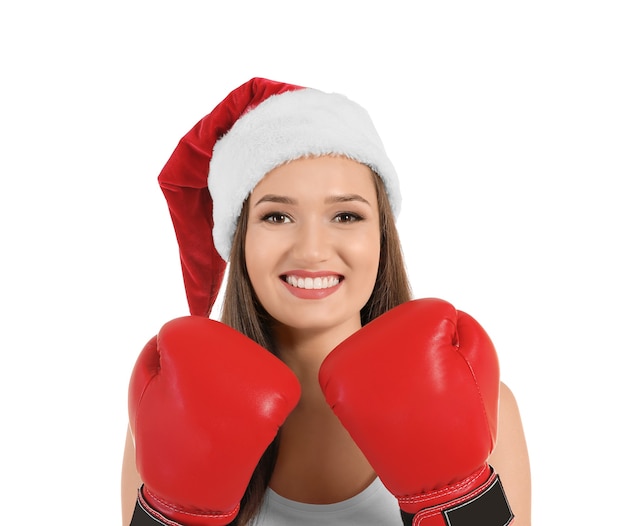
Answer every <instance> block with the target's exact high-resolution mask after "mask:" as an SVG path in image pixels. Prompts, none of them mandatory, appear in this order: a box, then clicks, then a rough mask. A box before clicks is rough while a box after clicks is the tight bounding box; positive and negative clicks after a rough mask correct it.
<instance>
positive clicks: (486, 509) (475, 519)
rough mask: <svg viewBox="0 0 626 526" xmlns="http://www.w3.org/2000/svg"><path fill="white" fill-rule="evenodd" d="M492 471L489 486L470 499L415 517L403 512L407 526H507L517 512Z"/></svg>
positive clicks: (455, 501)
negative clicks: (514, 512) (514, 511)
mask: <svg viewBox="0 0 626 526" xmlns="http://www.w3.org/2000/svg"><path fill="white" fill-rule="evenodd" d="M489 469H490V476H489V478H488V479H487V480H486V482H485V483H483V484H481V485H480V486H479V487H478V488H476V489H474V490H473V491H471V492H469V493H468V494H467V495H464V496H461V497H458V498H455V499H452V500H450V501H448V502H445V503H441V504H437V505H435V506H431V507H428V508H424V509H422V510H420V511H418V512H417V513H415V514H412V513H408V512H406V511H404V510H401V513H402V520H403V522H404V524H405V526H475V525H477V524H480V525H481V526H507V525H508V524H511V523H512V522H513V518H514V515H513V512H512V510H511V507H510V506H509V502H508V500H507V498H506V494H505V493H504V488H503V486H502V482H501V481H500V477H499V476H498V475H497V474H496V473H495V472H494V471H493V468H491V467H490V468H489Z"/></svg>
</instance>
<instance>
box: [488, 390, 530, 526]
mask: <svg viewBox="0 0 626 526" xmlns="http://www.w3.org/2000/svg"><path fill="white" fill-rule="evenodd" d="M498 416H499V419H498V437H497V442H496V447H495V449H494V451H493V453H492V454H491V456H490V458H489V463H490V464H491V465H492V466H493V468H494V469H495V470H496V472H497V473H498V474H499V475H500V479H501V480H502V483H503V485H504V489H505V492H506V494H507V498H508V499H509V503H510V504H511V507H512V508H513V513H515V515H516V519H515V524H516V526H517V525H519V526H529V525H530V515H531V513H530V510H531V483H530V461H529V458H528V448H527V445H526V437H525V434H524V426H523V424H522V417H521V414H520V410H519V406H518V403H517V400H516V399H515V396H514V395H513V392H512V391H511V389H510V388H509V387H508V386H507V385H506V384H504V383H502V384H501V385H500V410H499V414H498Z"/></svg>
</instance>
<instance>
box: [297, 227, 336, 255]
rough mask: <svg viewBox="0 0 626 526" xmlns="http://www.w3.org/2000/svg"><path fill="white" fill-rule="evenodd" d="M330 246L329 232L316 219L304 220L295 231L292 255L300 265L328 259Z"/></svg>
mask: <svg viewBox="0 0 626 526" xmlns="http://www.w3.org/2000/svg"><path fill="white" fill-rule="evenodd" d="M331 246H332V240H331V236H330V232H328V230H327V229H326V228H324V226H323V225H322V224H320V222H318V221H306V222H303V223H301V224H300V228H298V230H297V232H296V233H295V239H294V243H293V250H292V255H293V257H294V259H295V260H296V261H298V262H299V263H301V264H302V265H310V264H314V263H320V262H323V261H327V260H328V259H329V257H330V251H331Z"/></svg>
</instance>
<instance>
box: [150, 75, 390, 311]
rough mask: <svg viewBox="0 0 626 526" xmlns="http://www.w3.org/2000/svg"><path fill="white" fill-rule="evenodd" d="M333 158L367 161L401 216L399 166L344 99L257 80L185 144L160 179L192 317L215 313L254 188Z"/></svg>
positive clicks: (220, 106) (358, 108)
mask: <svg viewBox="0 0 626 526" xmlns="http://www.w3.org/2000/svg"><path fill="white" fill-rule="evenodd" d="M327 154H337V155H342V156H345V157H347V158H350V159H353V160H355V161H358V162H360V163H362V164H365V165H367V166H369V167H370V168H371V169H372V170H373V171H374V172H375V173H377V174H378V175H379V176H380V178H381V179H382V181H383V183H384V185H385V188H386V190H387V194H388V196H389V201H390V203H391V208H392V211H393V213H394V215H397V214H398V212H399V210H400V203H401V197H400V188H399V182H398V178H397V175H396V172H395V169H394V167H393V165H392V164H391V161H390V160H389V158H388V157H387V154H386V152H385V149H384V147H383V144H382V141H381V139H380V137H379V135H378V133H377V132H376V129H375V127H374V125H373V123H372V121H371V119H370V117H369V115H368V114H367V112H366V111H365V110H364V109H363V108H362V107H361V106H359V105H358V104H356V103H355V102H353V101H351V100H350V99H348V98H346V97H345V96H343V95H339V94H336V93H325V92H322V91H318V90H315V89H311V88H303V87H301V86H295V85H292V84H285V83H281V82H275V81H271V80H267V79H262V78H254V79H251V80H250V81H248V82H246V83H245V84H243V85H241V86H239V87H238V88H237V89H235V90H234V91H232V92H231V93H230V94H229V95H228V96H227V97H226V98H225V99H224V100H223V101H222V102H220V103H219V104H218V105H217V106H216V107H215V109H214V110H213V111H212V112H211V113H209V114H208V115H207V116H205V117H204V118H203V119H201V120H200V121H199V122H198V123H197V124H196V125H195V126H194V127H193V128H192V129H191V130H190V131H189V133H187V134H186V135H185V136H184V137H183V138H182V139H181V140H180V142H179V144H178V146H177V147H176V149H175V150H174V153H173V154H172V156H171V157H170V159H169V160H168V162H167V163H166V165H165V167H164V168H163V170H162V171H161V173H160V174H159V185H160V186H161V189H162V190H163V193H164V195H165V199H166V200H167V204H168V207H169V210H170V215H171V217H172V221H173V223H174V229H175V232H176V238H177V240H178V246H179V251H180V259H181V264H182V269H183V279H184V284H185V290H186V293H187V301H188V303H189V309H190V312H191V314H198V315H208V314H209V313H210V311H211V308H212V306H213V304H214V302H215V299H216V297H217V294H218V292H219V288H220V285H221V283H222V279H223V276H224V271H225V268H226V261H227V260H228V257H229V254H230V248H231V244H232V239H233V235H234V232H235V228H236V225H237V220H238V218H239V215H240V214H241V209H242V205H243V203H244V201H245V200H246V198H247V197H248V195H249V194H250V192H252V190H253V189H254V187H255V186H256V184H257V183H258V182H259V181H260V180H261V179H262V178H263V176H264V175H265V174H267V173H268V172H269V171H271V170H272V169H274V168H276V167H277V166H280V165H281V164H284V163H286V162H288V161H291V160H294V159H298V158H301V157H304V156H319V155H327Z"/></svg>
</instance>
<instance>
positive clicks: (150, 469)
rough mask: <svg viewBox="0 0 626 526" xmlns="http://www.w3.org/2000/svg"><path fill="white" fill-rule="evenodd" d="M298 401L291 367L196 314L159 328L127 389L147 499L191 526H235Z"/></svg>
mask: <svg viewBox="0 0 626 526" xmlns="http://www.w3.org/2000/svg"><path fill="white" fill-rule="evenodd" d="M299 396H300V385H299V383H298V380H297V378H296V377H295V375H294V374H293V373H292V372H291V370H290V369H289V368H288V367H287V366H286V365H285V364H284V363H283V362H281V361H280V360H279V359H278V358H276V357H275V356H273V355H272V354H271V353H269V352H268V351H267V350H265V349H263V348H262V347H260V346H259V345H257V344H256V343H254V342H253V341H252V340H250V339H249V338H247V337H245V336H243V335H242V334H240V333H239V332H237V331H235V330H234V329H231V328H230V327H227V326H226V325H224V324H222V323H219V322H217V321H214V320H210V319H208V318H204V317H199V316H188V317H183V318H178V319H176V320H173V321H171V322H169V323H167V324H166V325H164V326H163V328H162V329H161V331H160V332H159V335H158V337H157V338H153V339H152V340H150V342H149V343H148V344H147V345H146V347H145V348H144V349H143V351H142V352H141V354H140V356H139V358H138V360H137V362H136V364H135V367H134V370H133V373H132V376H131V380H130V386H129V414H130V422H131V429H132V432H133V436H134V438H135V447H136V463H137V469H138V471H139V473H140V475H141V477H142V480H143V482H144V488H143V497H144V499H145V501H146V502H147V503H148V504H149V505H150V507H152V508H153V509H155V510H156V511H157V512H159V513H160V514H162V515H164V516H165V517H167V518H168V519H170V520H173V521H177V522H181V523H183V524H186V525H190V526H192V525H193V526H195V525H208V524H211V525H218V524H227V523H228V522H230V521H232V519H233V518H234V517H235V516H236V514H237V511H238V506H239V501H240V499H241V497H242V496H243V493H244V491H245V488H246V486H247V484H248V482H249V479H250V476H251V474H252V471H253V470H254V468H255V467H256V465H257V463H258V461H259V458H260V457H261V455H262V454H263V452H264V451H265V449H266V448H267V446H268V445H269V444H270V442H271V441H272V440H273V439H274V437H275V436H276V433H277V432H278V429H279V427H280V426H281V425H282V423H283V422H284V420H285V418H286V417H287V415H288V414H289V413H290V412H291V410H292V409H293V408H294V407H295V405H296V403H297V401H298V399H299Z"/></svg>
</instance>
